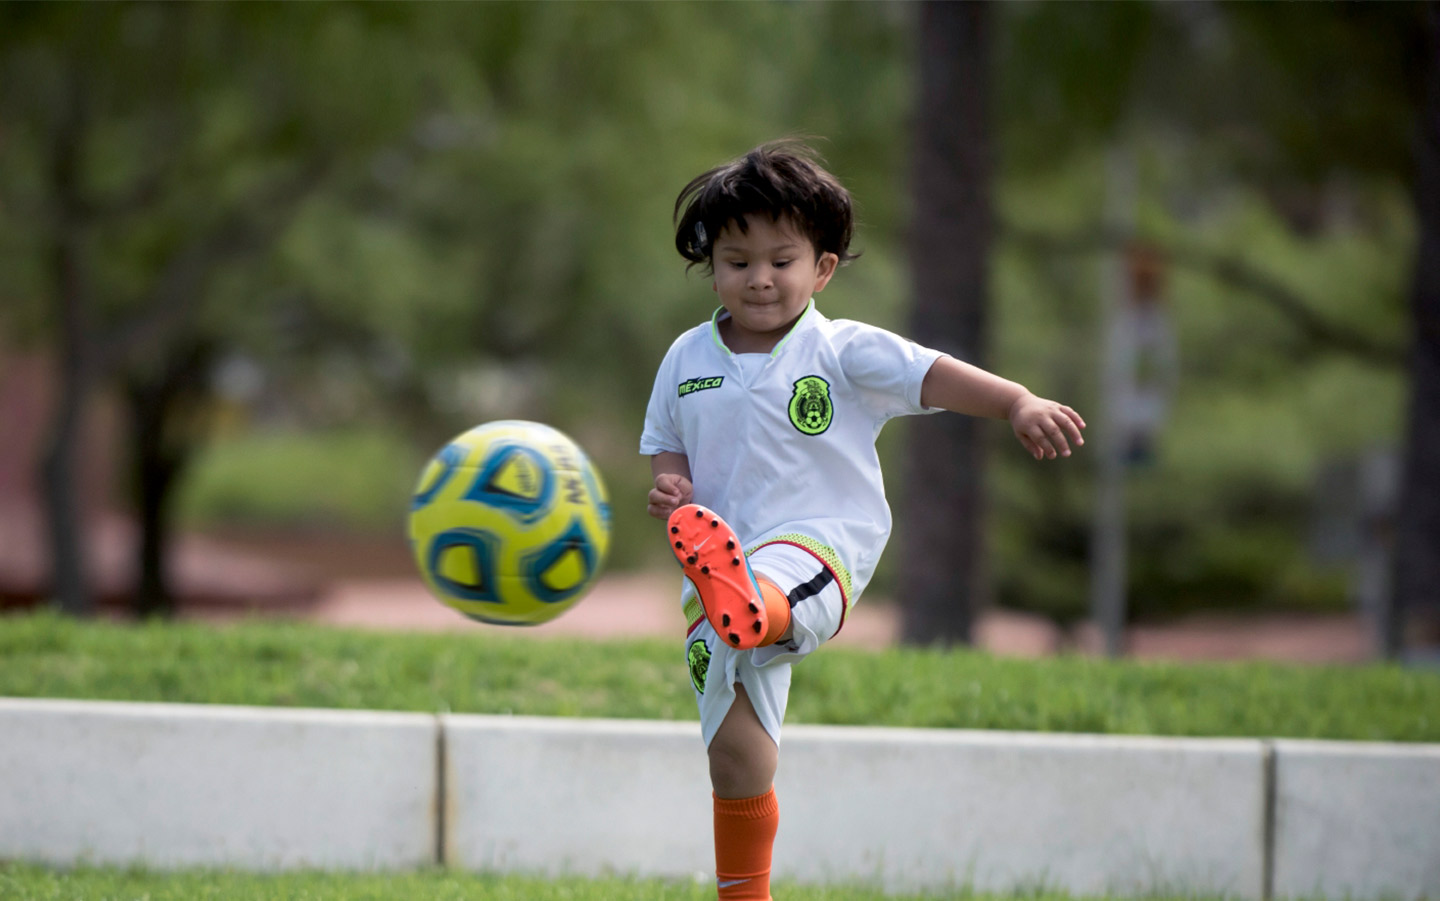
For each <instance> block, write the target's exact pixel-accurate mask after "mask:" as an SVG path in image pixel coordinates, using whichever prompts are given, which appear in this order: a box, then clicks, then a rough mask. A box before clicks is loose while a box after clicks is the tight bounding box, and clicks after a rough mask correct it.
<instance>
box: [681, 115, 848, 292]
mask: <svg viewBox="0 0 1440 901" xmlns="http://www.w3.org/2000/svg"><path fill="white" fill-rule="evenodd" d="M758 213H764V214H765V215H767V216H769V217H770V219H771V221H772V222H778V221H780V218H781V217H782V216H783V217H786V218H788V219H789V220H790V222H791V224H792V225H793V226H794V227H795V228H796V229H798V230H799V231H800V233H801V235H803V236H804V237H806V238H809V239H810V243H811V244H813V245H814V246H815V255H816V257H817V258H818V257H819V256H820V254H822V253H833V254H835V255H836V256H837V257H839V258H840V262H841V263H847V262H849V261H850V260H853V259H854V258H855V257H856V256H857V255H856V254H852V253H850V238H851V236H852V234H853V233H854V230H855V217H854V212H853V210H852V208H851V203H850V192H849V191H847V190H845V186H844V185H842V184H840V182H839V180H838V179H836V178H835V176H833V175H831V174H830V173H829V172H827V171H825V169H824V168H823V167H821V165H820V163H819V157H818V155H817V154H816V153H815V151H814V150H812V149H810V147H808V146H807V145H805V144H803V143H801V142H799V141H796V140H784V141H772V142H770V143H768V144H761V145H760V146H759V147H756V148H755V149H754V150H752V151H750V152H749V153H747V154H745V155H744V156H743V157H741V158H739V159H737V160H734V161H732V162H729V163H726V164H725V165H723V166H716V167H715V168H714V169H711V170H710V171H709V172H706V173H704V174H703V175H699V176H697V177H695V178H694V179H692V180H691V182H690V183H689V184H688V185H686V186H685V188H684V190H682V191H681V192H680V196H679V197H677V198H675V215H674V221H675V223H676V224H675V249H676V250H678V251H680V255H681V256H682V257H684V258H685V259H687V260H689V261H690V265H691V266H695V265H700V264H704V265H706V266H707V267H708V266H710V265H711V249H712V247H713V245H714V241H715V238H716V237H717V236H719V234H720V230H721V229H723V228H725V226H727V225H729V224H730V223H732V222H733V223H735V225H736V227H737V228H739V229H740V231H742V232H744V231H747V230H748V226H747V225H746V222H745V217H746V216H749V215H753V214H758Z"/></svg>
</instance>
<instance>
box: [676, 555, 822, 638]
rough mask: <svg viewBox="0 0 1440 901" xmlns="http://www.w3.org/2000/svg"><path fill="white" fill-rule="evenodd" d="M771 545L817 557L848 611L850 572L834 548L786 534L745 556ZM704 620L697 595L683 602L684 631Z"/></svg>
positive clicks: (703, 609)
mask: <svg viewBox="0 0 1440 901" xmlns="http://www.w3.org/2000/svg"><path fill="white" fill-rule="evenodd" d="M772 544H792V545H796V546H798V547H800V548H803V549H804V550H806V551H809V552H810V553H812V554H814V555H815V556H816V557H818V558H819V559H820V562H821V563H824V564H825V566H826V567H828V568H829V570H830V571H831V572H832V573H834V574H835V580H836V582H837V583H838V584H839V586H840V601H841V603H843V604H844V605H845V609H846V610H847V611H848V610H849V609H850V597H851V594H850V570H848V569H846V568H845V564H843V563H841V562H840V555H839V554H837V553H835V549H834V548H832V547H829V546H827V545H824V544H821V543H820V542H818V541H816V540H815V539H814V538H811V537H810V536H809V535H801V534H799V533H798V532H788V533H786V534H784V535H776V536H774V537H773V538H770V539H768V540H766V541H762V542H760V543H759V544H757V545H755V546H754V547H752V548H748V549H746V551H745V556H746V558H747V559H748V558H749V556H750V555H751V554H753V553H755V552H756V551H758V550H760V549H761V548H762V547H767V546H769V545H772ZM704 618H705V608H704V607H702V606H701V605H700V598H699V596H698V595H697V596H695V597H692V598H691V599H690V600H688V601H686V602H685V629H686V631H687V632H688V631H689V630H691V629H693V628H695V625H696V624H697V623H699V622H700V621H701V620H702V619H704Z"/></svg>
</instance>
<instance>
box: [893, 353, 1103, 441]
mask: <svg viewBox="0 0 1440 901" xmlns="http://www.w3.org/2000/svg"><path fill="white" fill-rule="evenodd" d="M920 403H922V404H924V405H925V406H927V407H940V408H941V409H945V410H950V411H951V412H954V413H964V414H966V415H968V416H987V417H989V418H991V419H1008V420H1010V427H1011V428H1012V429H1014V430H1015V437H1016V438H1019V439H1020V443H1021V444H1022V445H1024V446H1025V450H1027V451H1029V452H1030V456H1032V457H1034V458H1035V459H1037V460H1043V459H1046V458H1048V459H1051V460H1053V459H1055V458H1056V457H1057V456H1059V457H1068V456H1070V443H1071V442H1074V444H1075V445H1076V446H1077V447H1078V446H1080V445H1082V444H1084V443H1085V439H1084V438H1083V437H1082V436H1081V435H1080V430H1081V429H1083V428H1085V420H1083V419H1081V418H1080V414H1079V413H1076V412H1075V411H1074V410H1072V409H1070V408H1069V407H1067V406H1065V405H1064V404H1059V403H1056V402H1055V401H1053V400H1045V399H1044V398H1043V397H1036V396H1035V395H1033V394H1031V393H1030V392H1029V391H1028V390H1027V389H1026V388H1025V386H1024V385H1021V384H1019V383H1017V382H1012V381H1010V380H1009V379H1002V378H1001V377H1000V376H998V375H995V374H994V373H990V372H986V371H985V370H983V369H981V368H980V367H978V366H971V365H970V364H969V363H964V362H961V361H960V360H957V359H955V358H954V357H941V358H940V359H938V360H936V361H935V365H933V366H931V367H930V371H929V372H927V373H925V381H924V382H923V383H922V384H921V386H920ZM1067 439H1068V440H1067Z"/></svg>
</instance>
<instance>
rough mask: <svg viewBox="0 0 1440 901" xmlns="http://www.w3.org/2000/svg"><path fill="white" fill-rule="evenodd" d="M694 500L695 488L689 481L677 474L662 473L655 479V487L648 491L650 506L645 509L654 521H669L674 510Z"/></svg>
mask: <svg viewBox="0 0 1440 901" xmlns="http://www.w3.org/2000/svg"><path fill="white" fill-rule="evenodd" d="M694 499H695V486H694V485H691V484H690V480H689V479H687V478H685V477H684V476H682V475H680V474H679V473H674V472H662V473H660V474H659V475H657V476H656V477H655V487H654V488H651V489H650V505H649V506H648V507H646V508H645V509H646V511H647V512H648V513H649V514H650V515H651V516H653V517H655V518H656V519H669V518H670V514H671V513H674V512H675V508H677V507H683V506H685V505H686V504H688V503H690V502H691V501H692V500H694Z"/></svg>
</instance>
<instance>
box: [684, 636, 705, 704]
mask: <svg viewBox="0 0 1440 901" xmlns="http://www.w3.org/2000/svg"><path fill="white" fill-rule="evenodd" d="M685 659H686V660H687V661H689V663H690V681H691V682H692V683H693V684H694V685H695V690H696V691H698V692H700V694H702V695H703V694H704V693H705V677H706V676H708V675H710V646H709V645H708V644H706V643H705V640H704V639H703V638H697V639H696V640H695V641H692V642H690V647H689V649H687V650H686V651H685Z"/></svg>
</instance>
